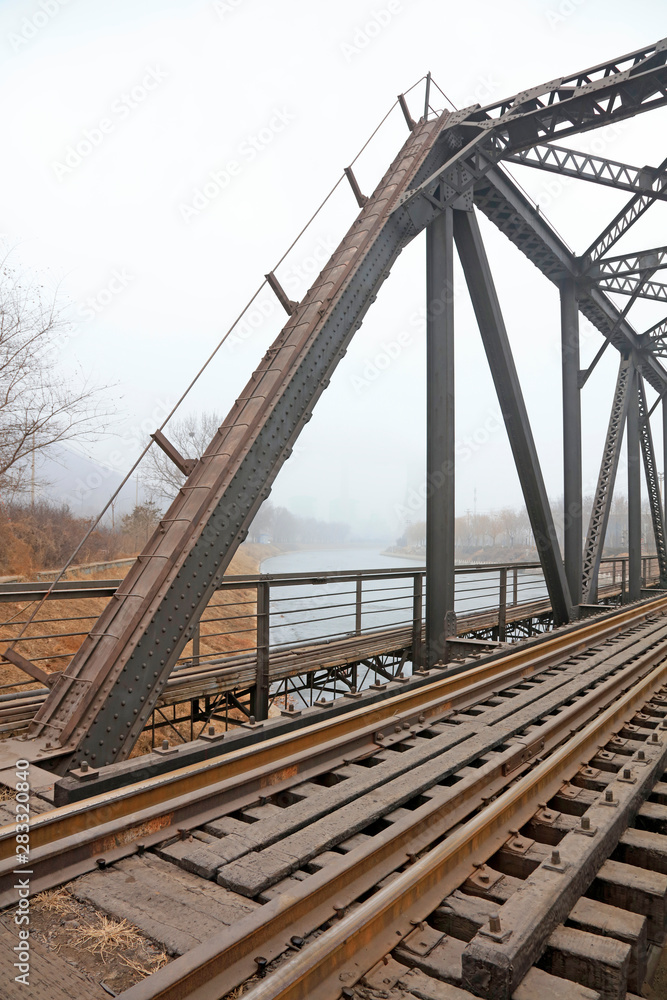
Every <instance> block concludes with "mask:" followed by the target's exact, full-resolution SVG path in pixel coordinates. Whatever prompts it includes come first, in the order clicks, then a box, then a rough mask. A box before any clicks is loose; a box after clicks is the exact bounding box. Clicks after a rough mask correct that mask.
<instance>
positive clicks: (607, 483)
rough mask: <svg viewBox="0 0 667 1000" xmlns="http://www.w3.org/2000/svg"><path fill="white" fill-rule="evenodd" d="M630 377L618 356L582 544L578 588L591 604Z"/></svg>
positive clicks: (626, 363) (628, 365) (629, 370)
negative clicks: (605, 432)
mask: <svg viewBox="0 0 667 1000" xmlns="http://www.w3.org/2000/svg"><path fill="white" fill-rule="evenodd" d="M631 376H632V362H631V361H627V360H625V359H621V363H620V366H619V369H618V378H617V380H616V388H615V390H614V399H613V401H612V404H611V416H610V418H609V426H608V427H607V437H606V438H605V443H604V450H603V452H602V462H601V464H600V475H599V476H598V482H597V487H596V489H595V496H594V497H593V509H592V511H591V519H590V522H589V525H588V534H587V536H586V544H585V546H584V561H583V572H582V587H581V590H582V601H583V602H584V604H594V603H595V602H596V601H597V591H598V572H599V569H600V559H601V558H602V548H603V546H604V539H605V535H606V532H607V522H608V521H609V512H610V510H611V501H612V498H613V493H614V482H615V480H616V472H617V470H618V459H619V457H620V454H621V443H622V441H623V429H624V427H625V418H626V414H627V411H628V396H629V387H630V384H631V381H632V378H631Z"/></svg>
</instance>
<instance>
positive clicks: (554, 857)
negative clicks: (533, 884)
mask: <svg viewBox="0 0 667 1000" xmlns="http://www.w3.org/2000/svg"><path fill="white" fill-rule="evenodd" d="M551 864H552V865H559V864H560V851H552V852H551Z"/></svg>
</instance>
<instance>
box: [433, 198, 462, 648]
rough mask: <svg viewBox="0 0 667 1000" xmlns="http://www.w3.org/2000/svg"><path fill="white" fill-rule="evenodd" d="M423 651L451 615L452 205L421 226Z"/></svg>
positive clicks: (441, 644)
mask: <svg viewBox="0 0 667 1000" xmlns="http://www.w3.org/2000/svg"><path fill="white" fill-rule="evenodd" d="M426 485H427V494H426V495H427V500H426V649H427V658H428V666H433V664H434V663H437V662H438V660H441V659H443V657H445V656H446V639H447V637H448V636H451V635H455V634H456V618H455V615H454V244H453V218H452V209H450V208H449V209H446V210H445V211H444V212H443V213H442V214H441V215H439V216H437V218H436V219H434V221H433V222H432V223H431V224H430V226H428V228H427V230H426Z"/></svg>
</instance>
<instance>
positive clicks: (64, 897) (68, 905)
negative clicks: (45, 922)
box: [32, 886, 76, 914]
mask: <svg viewBox="0 0 667 1000" xmlns="http://www.w3.org/2000/svg"><path fill="white" fill-rule="evenodd" d="M32 905H33V906H38V907H40V908H41V909H42V910H50V911H51V912H52V913H60V914H65V913H70V912H71V911H72V910H73V909H74V908H75V905H76V904H75V902H74V899H73V897H72V895H71V893H70V892H69V890H68V889H66V888H65V887H64V886H60V888H58V889H47V890H46V892H40V893H38V894H37V895H36V896H35V898H34V899H33V901H32Z"/></svg>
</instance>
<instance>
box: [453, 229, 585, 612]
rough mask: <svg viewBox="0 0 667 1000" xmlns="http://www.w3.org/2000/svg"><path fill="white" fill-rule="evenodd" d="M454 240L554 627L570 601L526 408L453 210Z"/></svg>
mask: <svg viewBox="0 0 667 1000" xmlns="http://www.w3.org/2000/svg"><path fill="white" fill-rule="evenodd" d="M454 237H455V239H456V247H457V249H458V252H459V257H460V258H461V263H462V265H463V271H464V273H465V278H466V283H467V285H468V289H469V291H470V298H471V300H472V304H473V308H474V310H475V316H476V317H477V325H478V326H479V331H480V334H481V336H482V342H483V344H484V350H485V351H486V356H487V358H488V361H489V368H490V369H491V375H492V376H493V381H494V385H495V387H496V393H497V396H498V402H499V403H500V409H501V410H502V414H503V419H504V421H505V427H506V429H507V437H508V438H509V443H510V447H511V449H512V454H513V455H514V462H515V464H516V470H517V473H518V475H519V481H520V483H521V489H522V491H523V496H524V501H525V504H526V509H527V511H528V516H529V518H530V523H531V527H532V529H533V536H534V538H535V545H536V546H537V551H538V553H539V556H540V562H541V564H542V570H543V572H544V579H545V582H546V585H547V589H548V591H549V598H550V600H551V607H552V609H553V614H554V621H555V624H556V625H562V624H564V623H565V622H568V621H569V620H570V618H571V617H572V600H571V597H570V588H569V587H568V585H567V577H566V576H565V567H564V566H563V561H562V559H561V554H560V546H559V544H558V537H557V535H556V527H555V525H554V522H553V517H552V514H551V508H550V506H549V499H548V497H547V491H546V487H545V485H544V479H543V478H542V470H541V468H540V461H539V458H538V455H537V449H536V447H535V441H534V439H533V434H532V430H531V427H530V421H529V419H528V413H527V411H526V404H525V402H524V399H523V393H522V392H521V385H520V383H519V377H518V375H517V371H516V367H515V365H514V358H513V357H512V349H511V347H510V343H509V339H508V337H507V331H506V329H505V323H504V321H503V317H502V313H501V310H500V303H499V302H498V296H497V295H496V290H495V287H494V284H493V278H492V276H491V270H490V268H489V262H488V260H487V257H486V252H485V250H484V244H483V243H482V237H481V233H480V231H479V225H478V222H477V219H476V218H475V215H474V214H473V213H472V212H470V213H468V212H464V211H460V210H455V212H454Z"/></svg>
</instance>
